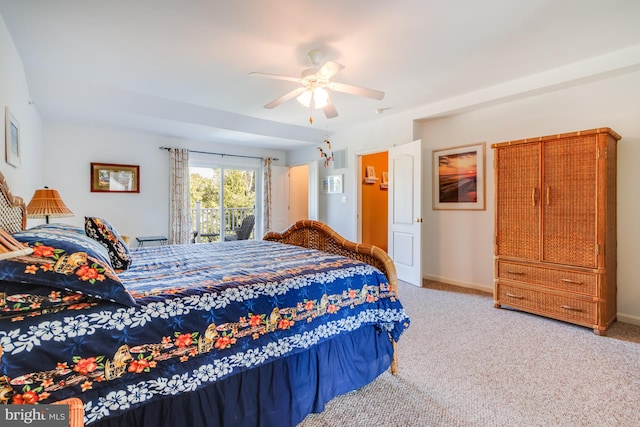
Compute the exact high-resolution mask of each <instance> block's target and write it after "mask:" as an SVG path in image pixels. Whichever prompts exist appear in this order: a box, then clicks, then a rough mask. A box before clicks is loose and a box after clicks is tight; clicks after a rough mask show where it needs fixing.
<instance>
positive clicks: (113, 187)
mask: <svg viewBox="0 0 640 427" xmlns="http://www.w3.org/2000/svg"><path fill="white" fill-rule="evenodd" d="M91 192H93V193H139V192H140V166H138V165H119V164H114V163H91Z"/></svg>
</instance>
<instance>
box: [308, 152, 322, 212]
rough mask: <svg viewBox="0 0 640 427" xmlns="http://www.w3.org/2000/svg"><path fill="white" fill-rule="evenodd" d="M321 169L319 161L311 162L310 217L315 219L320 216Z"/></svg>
mask: <svg viewBox="0 0 640 427" xmlns="http://www.w3.org/2000/svg"><path fill="white" fill-rule="evenodd" d="M319 176H320V171H319V170H318V162H316V161H313V162H309V219H313V220H315V221H317V220H318V218H319V217H320V215H319V212H318V211H319V208H318V198H319V193H320V178H319Z"/></svg>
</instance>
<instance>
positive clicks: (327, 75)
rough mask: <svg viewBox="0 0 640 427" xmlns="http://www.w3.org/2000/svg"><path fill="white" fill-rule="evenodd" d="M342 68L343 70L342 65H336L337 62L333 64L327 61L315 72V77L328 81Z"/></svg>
mask: <svg viewBox="0 0 640 427" xmlns="http://www.w3.org/2000/svg"><path fill="white" fill-rule="evenodd" d="M343 68H344V65H342V64H338V63H337V62H333V61H327V62H325V63H324V64H322V67H320V68H319V69H318V72H316V76H318V77H319V78H321V79H326V80H329V79H331V78H332V77H333V76H335V75H336V74H338V73H339V72H340V70H342V69H343Z"/></svg>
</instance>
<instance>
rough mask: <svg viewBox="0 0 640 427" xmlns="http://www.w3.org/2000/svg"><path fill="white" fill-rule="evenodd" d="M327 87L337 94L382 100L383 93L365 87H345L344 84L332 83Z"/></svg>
mask: <svg viewBox="0 0 640 427" xmlns="http://www.w3.org/2000/svg"><path fill="white" fill-rule="evenodd" d="M329 87H330V88H331V89H332V90H335V91H338V92H344V93H349V94H351V95H357V96H364V97H366V98H372V99H377V100H378V101H380V100H382V98H384V92H382V91H380V90H375V89H367V88H366V87H360V86H353V85H347V84H344V83H337V82H332V83H331V84H330V85H329Z"/></svg>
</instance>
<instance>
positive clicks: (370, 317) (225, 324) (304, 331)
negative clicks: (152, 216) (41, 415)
mask: <svg viewBox="0 0 640 427" xmlns="http://www.w3.org/2000/svg"><path fill="white" fill-rule="evenodd" d="M118 277H119V278H120V279H121V281H122V283H123V284H124V285H125V287H126V288H127V290H128V291H129V293H130V294H131V295H132V296H133V297H134V299H135V302H136V306H135V307H125V306H124V305H119V304H117V303H110V302H106V301H98V300H96V301H95V303H92V304H83V305H80V306H78V305H77V304H76V305H75V306H74V307H73V308H74V309H73V310H67V309H65V310H62V311H58V312H55V310H52V311H51V312H48V313H46V312H44V313H43V314H41V315H31V316H22V317H14V318H7V319H0V402H3V403H38V402H41V403H49V402H52V401H56V400H60V399H64V398H67V397H71V396H77V397H79V398H80V399H82V400H83V402H84V404H85V405H84V407H85V422H86V423H88V424H90V423H91V422H94V421H96V420H98V419H101V418H103V417H107V416H110V415H115V414H118V413H120V412H121V411H126V410H128V409H130V408H133V407H136V406H138V405H141V404H144V403H146V402H149V401H151V400H153V399H159V398H163V397H166V396H169V395H175V394H178V393H183V392H186V391H192V390H196V389H198V388H200V387H203V386H206V385H208V384H210V383H212V382H214V381H217V380H219V379H222V378H225V377H227V376H229V375H232V374H235V373H238V372H241V371H243V370H247V369H251V368H254V367H257V366H260V365H262V364H264V363H268V362H270V361H272V360H275V359H276V358H281V357H285V356H288V355H291V354H294V353H297V352H301V351H305V349H307V348H309V347H311V346H314V345H316V344H318V343H320V342H323V341H325V340H328V339H331V338H332V337H334V336H337V335H339V334H342V333H348V332H350V331H353V330H356V329H358V328H360V327H362V326H364V325H376V326H377V327H378V328H380V329H381V330H384V331H387V332H388V333H389V335H390V337H391V338H392V339H394V340H397V339H398V338H399V337H400V335H401V334H402V332H403V330H404V329H405V328H406V327H407V326H408V325H409V319H408V317H407V315H406V313H405V311H404V309H403V307H402V305H401V303H400V302H399V301H398V300H397V298H396V296H395V294H394V293H393V292H392V291H391V290H390V289H389V286H388V283H387V280H386V277H385V276H384V275H383V274H382V273H381V272H380V271H379V270H377V269H375V268H373V267H371V266H369V265H367V264H364V263H362V262H359V261H354V260H350V259H347V258H343V257H340V256H337V255H330V254H326V253H323V252H319V251H314V250H308V249H303V248H299V247H296V246H291V245H284V244H280V243H275V242H267V241H242V242H225V243H211V244H197V245H193V244H192V245H168V246H160V247H150V248H141V249H139V250H137V251H135V252H133V262H132V265H131V267H130V269H129V270H126V271H125V272H122V273H118Z"/></svg>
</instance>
